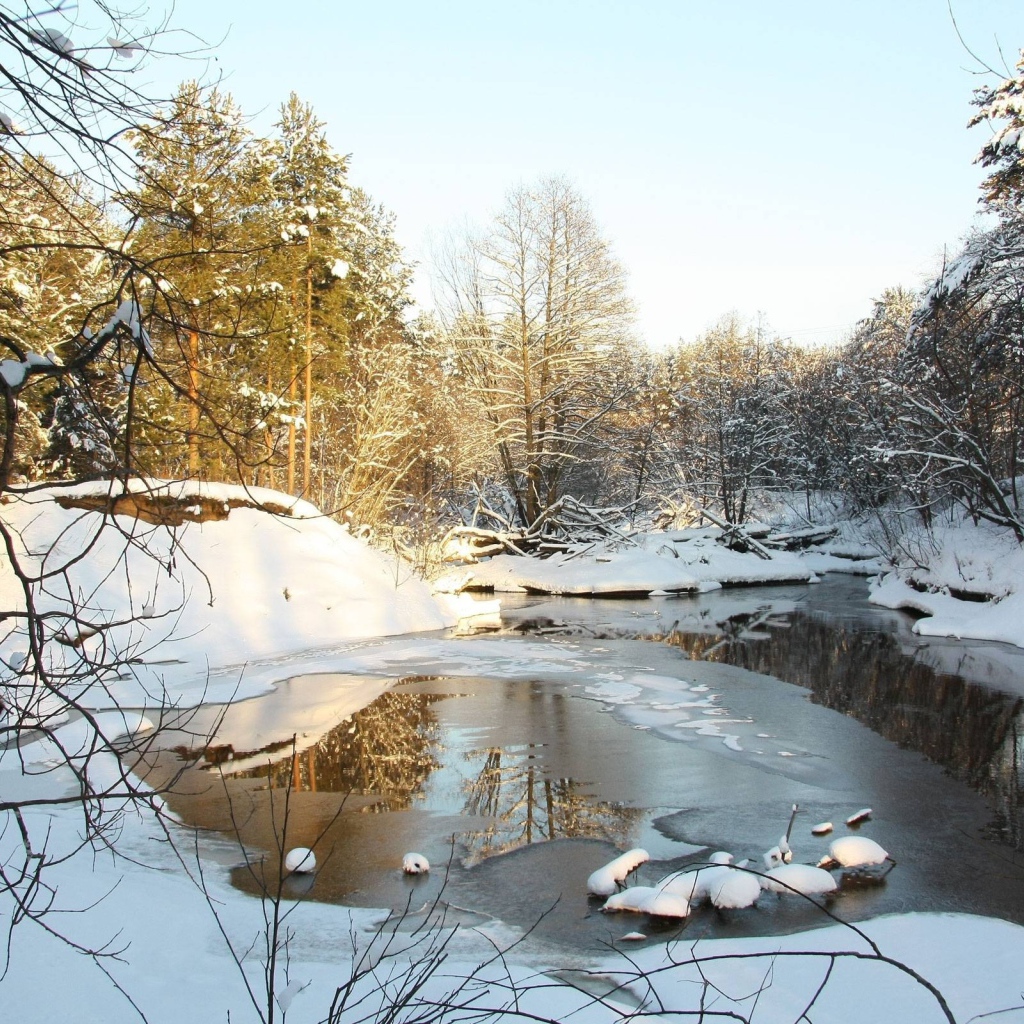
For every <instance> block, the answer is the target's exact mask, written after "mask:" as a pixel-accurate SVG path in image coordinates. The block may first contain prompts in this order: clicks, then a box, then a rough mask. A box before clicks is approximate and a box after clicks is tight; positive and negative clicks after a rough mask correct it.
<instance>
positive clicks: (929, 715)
mask: <svg viewBox="0 0 1024 1024" xmlns="http://www.w3.org/2000/svg"><path fill="white" fill-rule="evenodd" d="M755 621H756V620H755ZM753 625H754V623H753V622H752V621H751V619H750V617H749V616H744V617H742V619H738V620H735V621H732V622H730V623H729V624H728V626H727V627H723V629H722V631H721V632H720V633H719V634H718V635H717V636H707V635H703V634H692V633H673V634H672V635H671V636H670V637H668V638H667V639H668V642H669V643H671V644H673V645H674V646H676V647H680V648H682V649H683V650H684V651H686V652H687V653H688V654H689V655H690V656H691V657H693V658H704V659H707V660H709V661H719V662H724V663H725V664H729V665H736V666H738V667H740V668H746V669H750V670H751V671H753V672H760V673H763V674H765V675H770V676H774V677H775V678H776V679H784V680H786V681H787V682H791V683H797V684H799V685H800V686H803V687H805V688H807V689H808V690H810V691H811V693H812V694H813V699H814V700H815V701H816V702H817V703H819V704H823V705H824V706H825V707H829V708H832V709H834V710H836V711H840V712H842V713H843V714H847V715H851V716H853V717H855V718H857V719H858V720H859V721H861V722H863V723H864V724H865V725H867V726H869V727H870V728H871V729H873V730H874V731H875V732H877V733H878V734H879V735H881V736H884V737H885V738H886V739H889V740H892V741H893V742H895V743H897V744H899V745H900V746H901V747H909V748H911V749H913V750H918V751H920V752H921V753H923V754H925V755H926V756H927V757H929V758H930V759H931V760H933V761H935V762H937V763H938V764H941V765H943V766H944V767H946V768H948V769H949V770H950V772H951V773H952V774H953V775H955V776H956V777H957V778H960V779H963V780H964V781H966V782H968V783H969V784H970V785H972V786H973V787H975V788H976V789H978V790H980V791H981V792H982V793H984V794H985V795H987V796H988V797H989V798H990V799H992V800H993V801H994V802H995V804H996V809H997V813H998V815H999V819H1000V820H999V822H998V829H999V831H1000V832H1001V833H1002V837H1003V838H1005V839H1006V840H1007V841H1009V842H1010V843H1012V844H1013V845H1014V846H1017V847H1018V848H1024V813H1022V809H1021V791H1022V767H1024V762H1022V751H1021V746H1020V741H1019V736H1018V732H1019V729H1020V723H1021V716H1022V710H1024V701H1021V699H1020V698H1017V697H1012V696H1010V695H1008V694H1005V693H1001V692H999V691H996V690H990V689H987V688H985V687H982V686H977V685H975V684H973V683H968V682H965V681H964V680H963V679H960V678H959V677H957V676H952V675H946V674H943V673H939V672H936V671H935V670H934V669H933V668H931V667H930V666H928V665H925V664H923V663H921V662H919V661H916V660H914V658H912V657H910V656H908V655H906V654H905V653H904V652H903V650H902V649H901V646H900V642H899V639H898V637H897V636H895V635H894V634H889V633H882V632H874V631H872V632H869V631H866V630H857V629H847V628H844V627H843V626H842V625H838V624H832V623H829V622H827V621H823V620H821V619H818V618H815V617H813V616H809V615H803V614H800V613H796V614H794V615H792V616H790V617H789V619H788V622H787V624H786V625H787V628H786V629H772V628H771V627H773V626H777V625H779V623H777V622H776V621H772V620H767V619H766V620H762V621H760V622H757V625H758V626H759V627H762V628H760V629H758V630H757V631H754V630H753V629H752V626H753ZM763 627H768V629H769V632H767V633H766V632H765V631H764V629H763ZM752 634H753V635H752Z"/></svg>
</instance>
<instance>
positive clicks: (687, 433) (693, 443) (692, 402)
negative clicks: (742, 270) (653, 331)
mask: <svg viewBox="0 0 1024 1024" xmlns="http://www.w3.org/2000/svg"><path fill="white" fill-rule="evenodd" d="M673 389H674V396H673V402H674V408H673V410H672V419H673V424H674V428H675V434H676V436H675V437H674V439H673V441H674V446H675V450H676V452H677V453H678V454H677V459H678V463H679V472H680V477H681V478H682V480H683V481H685V486H686V489H687V490H688V491H690V493H692V494H694V495H695V496H696V497H697V499H698V501H699V503H700V504H701V505H703V506H709V505H710V504H712V503H714V504H717V505H719V506H720V507H721V510H722V512H723V514H724V516H725V518H726V520H727V521H728V522H730V523H742V522H744V521H745V519H746V517H747V513H748V508H749V501H750V497H751V494H752V492H753V491H754V490H755V489H761V488H765V487H769V486H772V485H777V484H778V483H779V482H780V480H781V479H782V473H783V468H782V467H783V465H784V462H785V459H786V447H787V442H788V434H787V430H786V419H787V415H786V410H787V401H788V398H789V396H790V394H791V389H792V358H791V355H790V353H789V351H788V350H787V349H786V348H785V347H784V346H782V345H781V344H779V343H778V342H776V341H772V340H769V339H767V338H766V337H765V336H764V334H763V332H762V330H761V329H760V327H758V328H754V327H750V326H744V325H743V324H742V323H741V322H740V320H739V318H738V317H737V316H736V315H735V314H732V315H729V316H726V317H724V318H723V319H722V320H721V321H720V322H719V323H718V325H717V326H716V327H714V328H713V329H712V330H710V331H709V332H708V333H707V334H705V335H704V336H703V337H701V338H699V339H698V340H697V341H696V342H695V343H694V344H693V345H690V346H683V347H681V348H680V349H679V351H678V353H677V356H676V365H675V372H674V374H673Z"/></svg>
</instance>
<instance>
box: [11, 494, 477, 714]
mask: <svg viewBox="0 0 1024 1024" xmlns="http://www.w3.org/2000/svg"><path fill="white" fill-rule="evenodd" d="M108 487H109V485H108V484H105V483H100V484H82V485H76V486H74V487H48V488H44V489H41V490H38V491H34V492H31V493H29V494H27V495H25V496H23V497H20V498H17V499H15V500H13V501H11V502H9V503H8V504H6V505H4V506H2V507H0V517H2V519H3V522H4V524H5V525H6V527H7V528H8V529H9V530H11V531H12V533H13V534H14V539H15V544H16V547H17V549H18V554H19V559H20V560H21V562H22V564H23V565H24V566H26V567H28V568H29V569H30V571H31V572H32V573H33V574H36V573H41V572H43V573H45V572H49V573H53V575H51V576H49V577H48V578H47V579H46V581H45V583H44V584H43V586H42V587H41V588H39V589H38V590H37V593H36V595H35V599H36V602H37V607H38V608H39V609H40V610H44V611H48V610H54V611H62V612H70V611H71V610H72V608H73V609H74V612H75V615H76V618H77V621H76V622H72V621H70V620H69V621H68V622H67V625H66V627H65V628H66V630H67V632H68V633H69V636H68V637H67V638H66V639H67V640H69V641H70V642H71V643H75V644H77V645H78V647H77V649H78V650H81V651H84V652H86V653H89V652H90V645H91V644H98V643H99V640H100V638H101V637H100V636H97V637H89V636H88V632H89V631H88V630H87V629H86V628H84V627H83V622H84V621H88V622H92V623H117V622H120V623H123V624H122V625H117V626H114V627H113V629H112V630H110V631H109V632H108V633H107V637H108V640H109V639H110V638H113V640H114V641H115V642H116V644H117V647H118V650H119V651H120V652H122V654H124V655H130V656H131V657H132V658H133V659H134V665H133V671H134V673H135V675H136V676H137V677H138V680H139V682H140V684H141V685H142V686H143V687H145V688H146V689H148V690H149V692H151V693H153V692H158V691H159V690H161V689H162V688H163V686H164V685H165V684H167V683H168V681H169V680H173V681H174V683H175V684H177V683H178V682H183V681H185V680H186V679H195V678H196V677H197V676H205V674H206V673H207V671H208V669H213V668H217V667H222V666H226V665H239V666H241V665H243V664H244V663H246V662H247V661H249V660H252V659H256V658H266V657H269V656H274V655H280V654H286V653H288V652H292V651H297V650H300V649H303V648H308V647H313V646H316V645H322V644H327V643H336V642H338V641H342V640H348V639H354V638H365V637H374V636H390V635H395V634H400V633H410V632H416V631H422V630H434V629H440V628H442V627H445V626H448V625H451V624H453V623H454V622H455V620H456V619H457V617H458V615H457V613H455V612H453V611H451V610H448V609H445V608H442V607H441V606H440V605H439V604H438V602H436V601H435V600H434V598H433V597H432V596H431V594H430V590H429V588H428V587H427V586H426V584H424V583H423V582H422V581H421V580H419V579H418V578H416V577H415V576H414V575H413V574H412V572H411V571H410V569H409V568H408V567H406V566H403V565H401V564H399V563H398V562H396V561H394V560H389V559H387V558H385V557H384V556H383V555H381V554H380V553H379V552H377V551H374V550H373V549H371V548H370V547H369V546H368V545H366V544H365V543H363V542H362V541H359V540H357V539H356V538H354V537H352V536H351V535H350V534H349V532H348V531H347V530H346V529H345V528H344V527H343V526H340V525H339V524H338V523H336V522H334V521H333V520H331V519H328V518H326V517H325V516H322V515H321V514H320V513H319V511H318V510H317V509H316V508H314V507H313V506H312V505H310V504H308V503H307V502H303V501H299V500H297V499H295V498H292V497H289V496H287V495H283V494H279V493H277V492H275V491H269V490H265V489H257V488H248V489H246V488H242V487H233V486H230V485H224V484H200V483H198V482H185V483H182V482H176V483H162V482H153V481H135V482H133V490H134V491H136V492H138V493H139V495H140V498H139V499H138V500H139V501H140V502H141V503H142V504H143V505H144V506H145V507H144V508H143V511H142V513H141V515H144V516H145V518H139V517H136V515H131V514H109V513H107V512H104V511H94V510H90V508H91V507H94V506H96V505H97V503H98V504H99V505H100V506H101V507H102V506H104V504H105V503H106V502H107V499H108V497H109V495H108ZM65 506H67V507H65ZM108 507H109V506H108ZM117 507H118V508H120V507H122V506H117ZM268 509H269V510H270V511H268ZM164 515H166V521H165V522H159V521H155V520H158V519H159V518H160V516H164ZM147 520H149V521H147ZM175 523H179V524H178V525H174V524H175ZM65 569H66V571H65ZM23 606H24V595H23V594H22V593H21V590H20V587H19V584H18V581H17V580H16V578H15V577H14V574H13V572H12V571H11V568H10V566H9V565H8V564H7V562H6V560H5V562H4V564H3V566H0V607H3V608H5V609H11V608H19V607H23ZM75 630H78V634H77V635H70V634H71V633H72V632H73V631H75ZM25 646H26V645H25V642H24V639H23V637H19V636H18V635H17V634H13V635H10V636H8V637H6V638H5V639H4V640H3V642H2V643H0V657H3V658H4V660H7V661H9V659H10V657H11V656H12V655H13V656H17V655H18V653H19V652H22V651H24V649H25ZM50 646H51V647H53V648H58V649H57V652H56V655H54V656H58V655H59V654H60V648H59V647H58V645H56V644H51V645H50ZM174 688H175V686H172V689H174ZM123 696H124V695H123V694H122V697H123Z"/></svg>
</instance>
